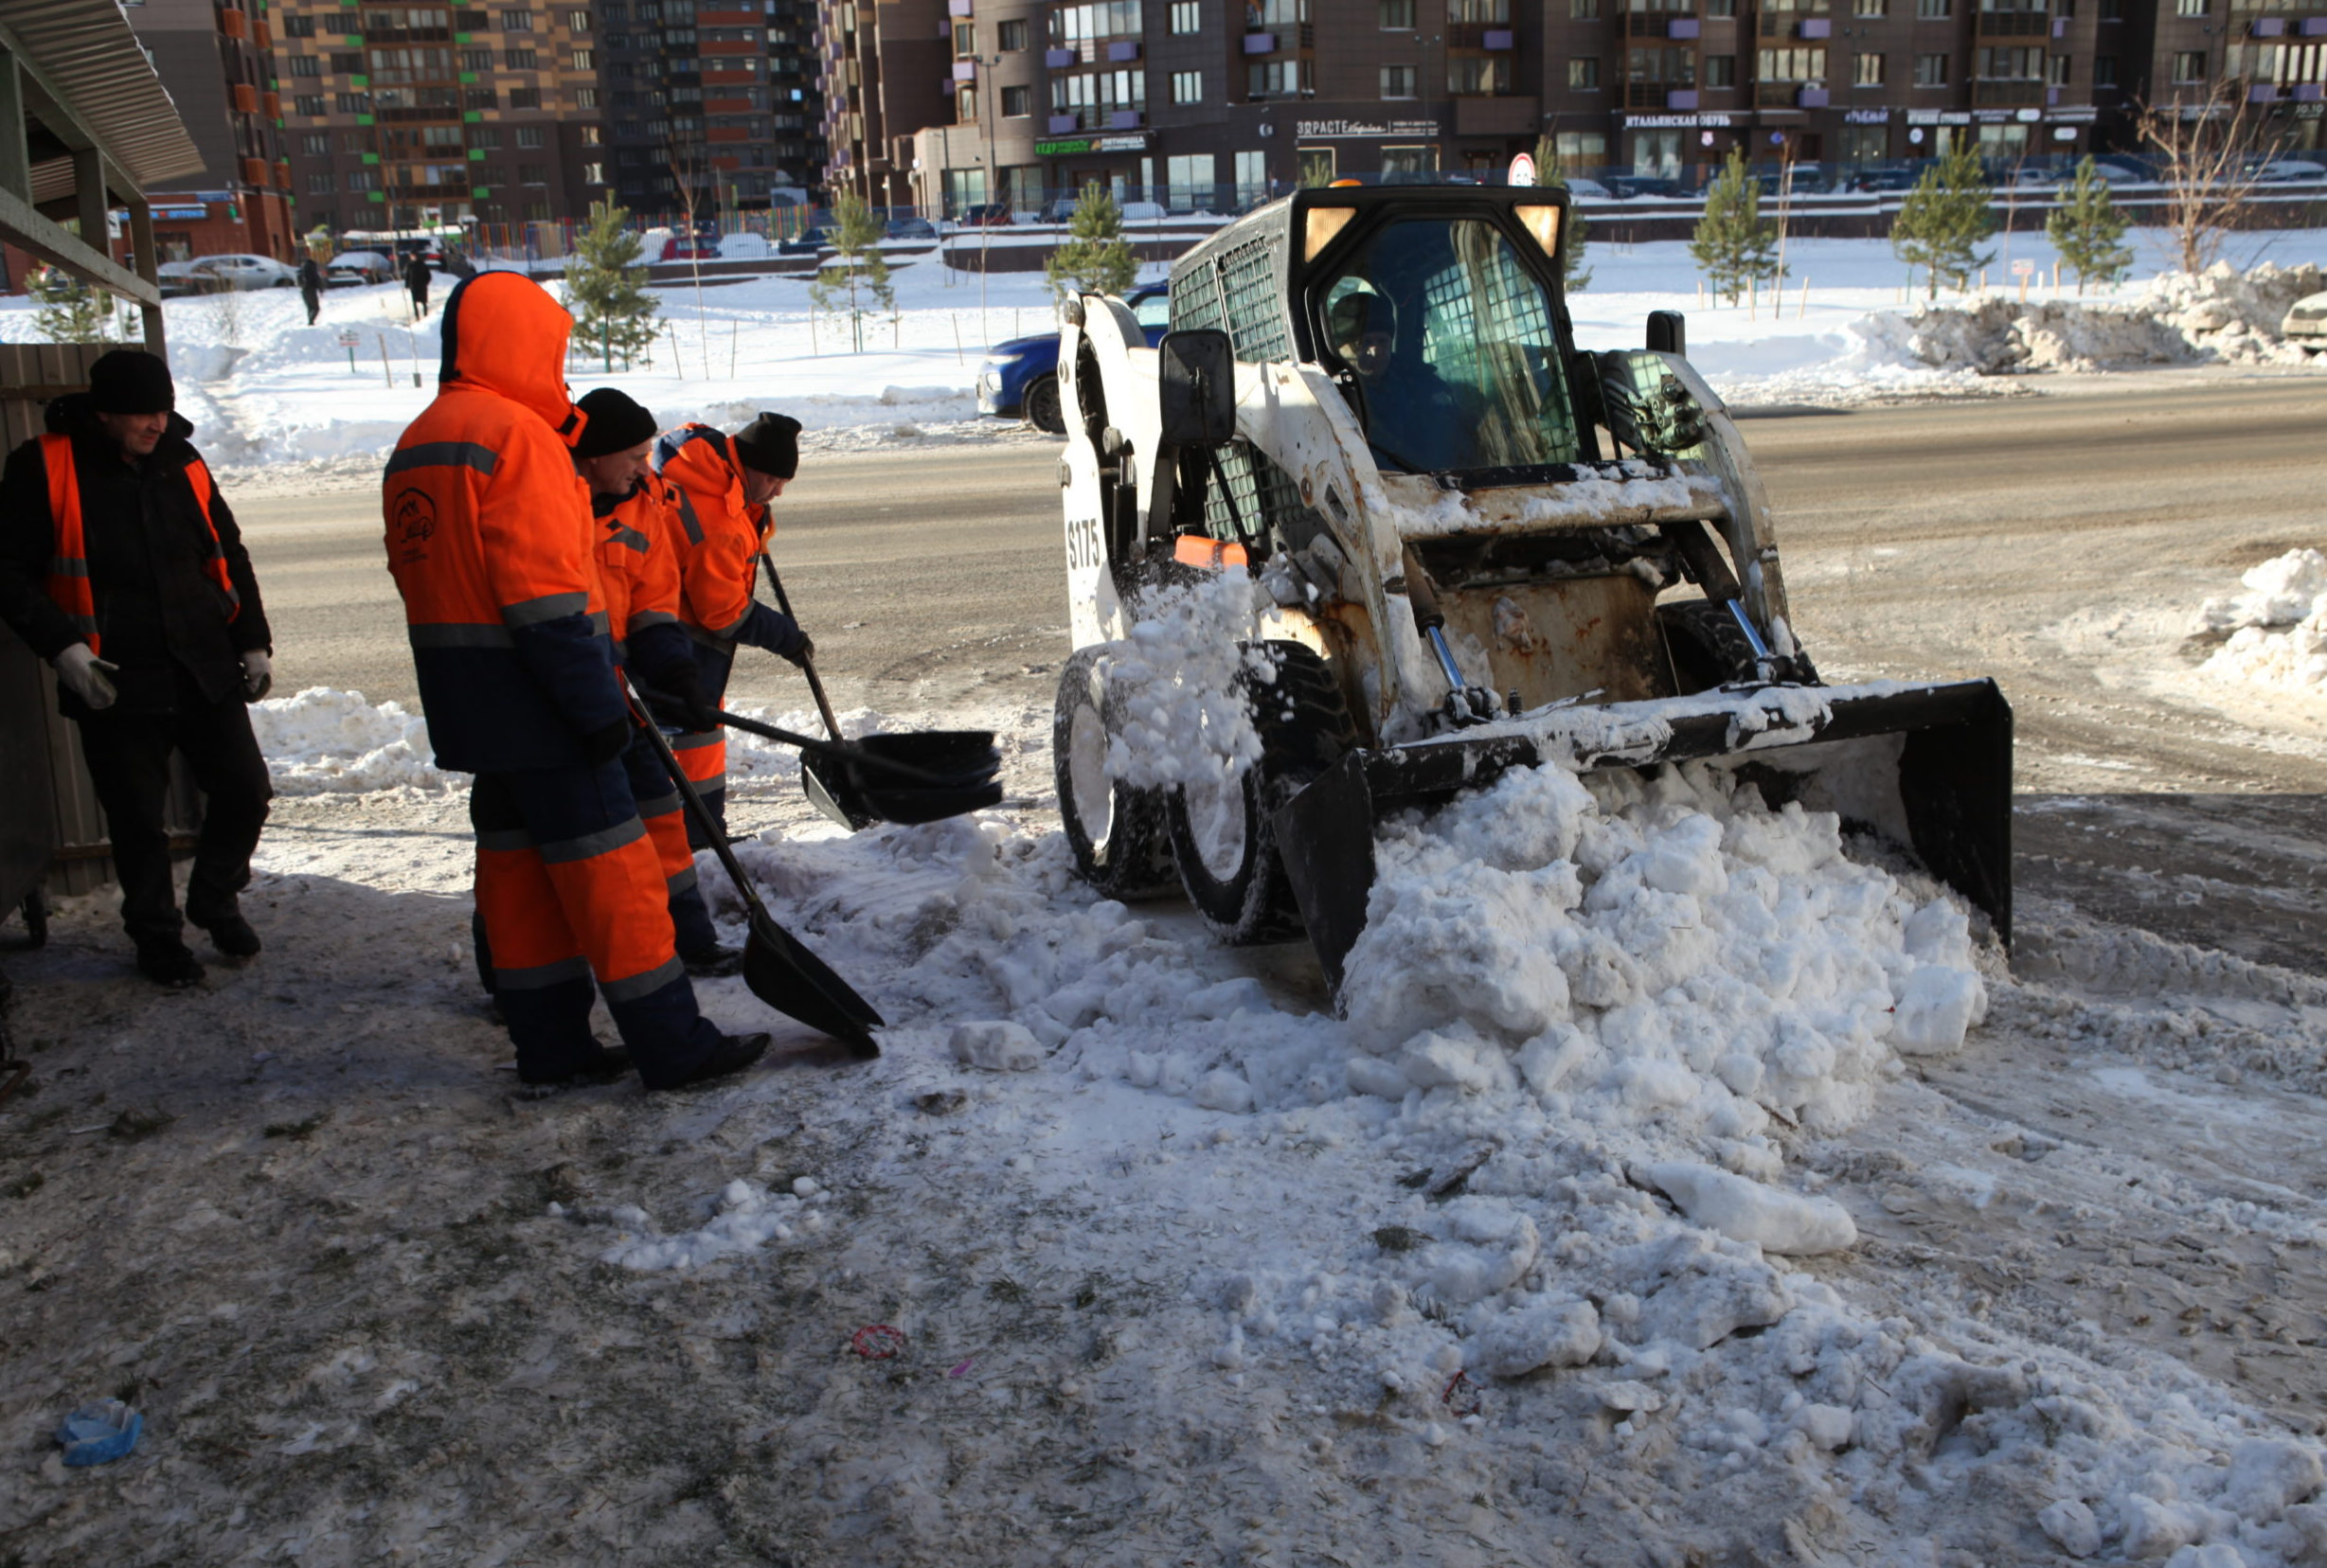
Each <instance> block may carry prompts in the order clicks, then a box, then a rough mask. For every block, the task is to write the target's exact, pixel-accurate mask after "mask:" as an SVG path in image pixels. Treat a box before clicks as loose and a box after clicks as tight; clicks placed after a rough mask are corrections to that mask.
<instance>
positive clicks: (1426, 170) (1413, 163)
mask: <svg viewBox="0 0 2327 1568" xmlns="http://www.w3.org/2000/svg"><path fill="white" fill-rule="evenodd" d="M1438 169H1439V150H1438V149H1437V148H1435V147H1385V148H1384V149H1382V172H1383V173H1385V174H1435V173H1437V172H1438Z"/></svg>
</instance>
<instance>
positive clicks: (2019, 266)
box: [2012, 256, 2036, 277]
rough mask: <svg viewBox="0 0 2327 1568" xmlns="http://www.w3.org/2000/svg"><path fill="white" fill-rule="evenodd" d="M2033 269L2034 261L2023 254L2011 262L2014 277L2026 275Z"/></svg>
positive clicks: (2034, 266) (2034, 267)
mask: <svg viewBox="0 0 2327 1568" xmlns="http://www.w3.org/2000/svg"><path fill="white" fill-rule="evenodd" d="M2035 270H2036V263H2035V262H2033V261H2031V260H2030V259H2029V258H2027V257H2025V256H2023V257H2021V258H2019V259H2018V260H2017V261H2014V263H2013V264H2012V276H2014V277H2026V276H2029V275H2030V274H2031V273H2033V272H2034V271H2035Z"/></svg>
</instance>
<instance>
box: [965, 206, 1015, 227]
mask: <svg viewBox="0 0 2327 1568" xmlns="http://www.w3.org/2000/svg"><path fill="white" fill-rule="evenodd" d="M961 226H962V227H963V228H1008V227H1009V226H1010V204H1009V203H1008V202H980V203H978V204H977V205H975V206H967V207H963V208H962V209H961Z"/></svg>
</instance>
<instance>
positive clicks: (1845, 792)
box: [1274, 680, 2012, 994]
mask: <svg viewBox="0 0 2327 1568" xmlns="http://www.w3.org/2000/svg"><path fill="white" fill-rule="evenodd" d="M1688 761H1707V762H1711V763H1713V764H1714V765H1715V766H1718V767H1721V768H1724V769H1727V770H1730V771H1733V772H1734V773H1735V774H1736V775H1738V777H1739V779H1740V780H1741V781H1742V782H1749V783H1753V784H1755V785H1758V786H1759V787H1760V789H1761V792H1762V795H1763V799H1764V800H1765V801H1767V802H1768V804H1769V805H1770V806H1771V807H1772V808H1773V809H1775V808H1777V807H1780V806H1781V805H1783V804H1784V803H1786V802H1788V801H1797V802H1799V803H1800V804H1801V806H1802V807H1803V808H1804V809H1805V810H1809V811H1834V812H1835V813H1836V814H1838V815H1839V816H1840V817H1841V818H1842V822H1843V827H1844V829H1845V831H1848V832H1853V833H1862V834H1866V835H1869V836H1871V837H1873V838H1875V839H1878V840H1881V841H1883V842H1884V843H1887V844H1888V845H1891V846H1895V847H1897V848H1899V849H1902V850H1906V851H1907V852H1909V853H1911V854H1913V855H1914V856H1915V857H1916V858H1917V859H1918V860H1920V861H1921V862H1922V864H1924V867H1925V868H1926V869H1928V870H1929V871H1930V873H1931V874H1932V875H1933V876H1935V877H1937V878H1938V879H1940V880H1941V881H1942V882H1946V883H1947V884H1948V885H1949V886H1951V887H1953V888H1955V889H1956V890H1957V891H1958V892H1960V893H1961V894H1962V895H1963V896H1964V898H1965V899H1967V900H1970V901H1971V902H1972V903H1973V904H1975V905H1977V906H1978V908H1980V909H1981V910H1984V911H1985V912H1986V913H1987V916H1988V918H1989V919H1990V920H1991V921H1993V922H1994V924H1995V927H1996V935H1998V937H2000V938H2001V939H2002V940H2003V941H2005V942H2006V943H2007V944H2009V943H2010V941H2011V939H2012V708H2011V706H2010V704H2007V703H2006V702H2005V701H2004V697H2003V694H2002V693H2001V692H2000V691H1998V690H1997V689H1996V683H1995V682H1994V681H1990V680H1978V681H1963V682H1958V683H1952V684H1948V685H1943V686H1904V685H1900V684H1897V683H1888V682H1887V683H1884V684H1882V685H1879V686H1760V687H1750V686H1748V687H1727V688H1723V689H1719V690H1714V691H1708V692H1704V693H1702V694H1700V695H1697V696H1694V697H1678V698H1671V699H1665V700H1658V701H1650V702H1638V703H1618V704H1608V705H1605V706H1602V707H1562V708H1555V709H1552V710H1549V711H1548V712H1539V713H1537V714H1534V715H1522V716H1520V717H1519V718H1516V719H1513V720H1509V721H1506V722H1499V723H1495V724H1487V725H1480V726H1477V727H1474V728H1469V729H1464V730H1462V731H1460V732H1459V733H1458V734H1456V735H1452V736H1448V737H1446V738H1443V739H1429V740H1423V741H1417V742H1414V743H1412V744H1408V745H1402V746H1396V747H1390V748H1387V749H1383V750H1374V751H1353V752H1351V753H1350V754H1349V755H1347V756H1346V757H1343V758H1342V759H1341V761H1340V762H1339V763H1338V764H1336V765H1335V766H1334V768H1333V769H1332V770H1331V771H1330V772H1328V773H1327V774H1325V775H1323V776H1322V777H1320V778H1318V779H1317V780H1316V782H1314V783H1312V784H1310V785H1309V786H1308V787H1307V788H1306V789H1304V790H1302V791H1301V792H1300V793H1298V794H1297V795H1295V796H1294V797H1293V798H1292V799H1291V800H1289V801H1287V802H1286V803H1285V804H1284V805H1283V806H1282V807H1281V808H1280V809H1279V810H1278V811H1277V812H1276V814H1275V817H1274V826H1275V829H1276V837H1277V846H1278V851H1279V853H1280V855H1281V856H1282V857H1283V861H1284V867H1285V872H1286V877H1287V880H1288V881H1289V882H1291V883H1292V887H1293V894H1294V897H1295V899H1296V900H1298V903H1299V906H1300V912H1301V917H1302V919H1303V921H1304V922H1305V923H1306V924H1307V926H1308V929H1309V937H1310V940H1311V942H1312V943H1313V944H1314V945H1315V946H1316V952H1317V956H1318V958H1319V959H1320V960H1321V961H1322V963H1323V964H1324V967H1325V973H1326V977H1327V979H1328V981H1329V982H1330V983H1331V984H1332V986H1333V988H1334V991H1335V993H1336V994H1338V992H1339V991H1340V989H1341V982H1342V977H1343V970H1344V966H1345V965H1346V964H1347V962H1348V960H1349V956H1350V950H1351V948H1352V947H1353V946H1355V945H1356V942H1357V938H1358V935H1359V934H1360V933H1361V932H1363V931H1364V930H1365V927H1366V918H1367V901H1368V895H1369V893H1370V892H1371V890H1372V887H1373V880H1374V862H1373V845H1374V829H1375V826H1376V824H1377V823H1379V822H1380V821H1382V820H1383V819H1384V818H1385V817H1387V816H1388V815H1390V814H1392V813H1394V812H1397V811H1403V810H1405V809H1407V808H1410V807H1425V808H1426V807H1431V806H1435V805H1439V804H1441V803H1443V802H1445V801H1446V800H1449V799H1451V798H1452V797H1453V796H1454V795H1456V794H1457V793H1459V792H1461V791H1464V790H1469V789H1475V788H1477V787H1478V786H1480V785H1483V784H1486V783H1489V782H1491V781H1492V780H1493V779H1494V778H1495V775H1498V774H1500V773H1502V772H1503V771H1504V770H1505V769H1508V768H1513V767H1531V766H1536V765H1542V764H1549V765H1552V766H1558V767H1565V768H1569V769H1572V770H1574V771H1575V772H1578V773H1581V774H1587V775H1588V774H1592V773H1599V772H1603V771H1606V770H1609V769H1614V768H1648V767H1655V766H1656V765H1658V764H1662V763H1667V762H1688Z"/></svg>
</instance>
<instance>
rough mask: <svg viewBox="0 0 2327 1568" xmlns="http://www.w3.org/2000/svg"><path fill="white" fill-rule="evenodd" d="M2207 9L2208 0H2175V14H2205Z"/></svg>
mask: <svg viewBox="0 0 2327 1568" xmlns="http://www.w3.org/2000/svg"><path fill="white" fill-rule="evenodd" d="M2206 11H2207V0H2174V14H2175V16H2204V15H2205V14H2206Z"/></svg>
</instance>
